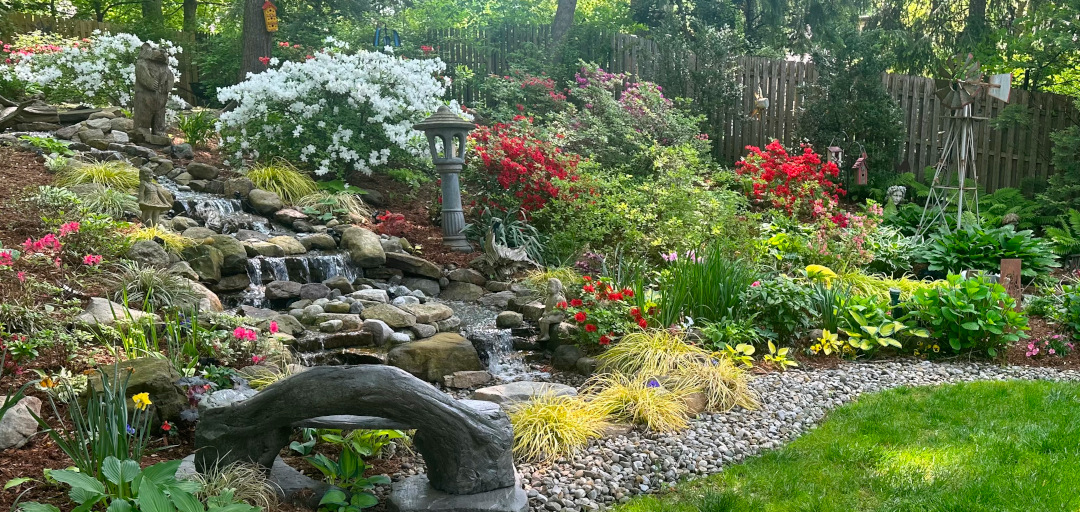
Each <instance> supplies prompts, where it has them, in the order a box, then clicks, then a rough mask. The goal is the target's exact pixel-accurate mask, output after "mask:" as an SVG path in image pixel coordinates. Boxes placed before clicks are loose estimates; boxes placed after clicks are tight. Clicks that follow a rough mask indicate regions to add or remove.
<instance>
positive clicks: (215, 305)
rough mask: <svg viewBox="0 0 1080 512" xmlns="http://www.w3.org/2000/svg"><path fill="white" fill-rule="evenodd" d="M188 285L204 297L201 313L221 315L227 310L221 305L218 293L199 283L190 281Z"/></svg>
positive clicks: (201, 303) (200, 302)
mask: <svg viewBox="0 0 1080 512" xmlns="http://www.w3.org/2000/svg"><path fill="white" fill-rule="evenodd" d="M244 277H247V276H244ZM188 284H190V285H191V289H192V290H195V292H196V293H198V294H199V295H201V296H202V298H201V299H199V312H200V313H210V312H213V313H220V312H222V311H224V310H225V308H224V307H222V305H221V299H220V298H218V296H217V294H216V293H214V292H212V291H210V289H209V288H207V287H205V286H203V285H202V284H201V283H199V282H197V281H191V280H189V281H188Z"/></svg>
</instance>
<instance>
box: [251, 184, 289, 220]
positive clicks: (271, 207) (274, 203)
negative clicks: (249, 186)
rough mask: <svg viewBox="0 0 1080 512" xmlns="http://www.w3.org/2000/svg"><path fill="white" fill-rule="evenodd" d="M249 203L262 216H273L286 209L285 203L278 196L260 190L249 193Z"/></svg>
mask: <svg viewBox="0 0 1080 512" xmlns="http://www.w3.org/2000/svg"><path fill="white" fill-rule="evenodd" d="M248 202H250V203H251V207H252V208H254V209H255V211H256V212H259V214H260V215H272V214H273V213H274V212H276V211H278V210H280V209H282V208H284V207H285V203H284V202H282V201H281V198H280V197H278V195H277V194H275V193H273V192H270V191H267V190H262V189H258V188H257V189H254V190H252V191H251V192H248Z"/></svg>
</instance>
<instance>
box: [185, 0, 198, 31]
mask: <svg viewBox="0 0 1080 512" xmlns="http://www.w3.org/2000/svg"><path fill="white" fill-rule="evenodd" d="M198 15H199V0H184V26H183V30H184V33H186V34H194V33H195V32H196V31H197V30H199V19H198Z"/></svg>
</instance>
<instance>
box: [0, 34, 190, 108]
mask: <svg viewBox="0 0 1080 512" xmlns="http://www.w3.org/2000/svg"><path fill="white" fill-rule="evenodd" d="M143 42H144V41H142V40H141V39H139V38H138V36H135V35H133V34H125V33H119V34H109V33H101V32H95V33H94V35H92V36H91V37H89V38H87V39H83V40H81V41H75V42H71V43H70V44H68V43H65V44H64V45H63V46H52V47H48V48H44V49H42V48H37V49H35V48H18V49H16V50H15V51H13V52H11V55H9V56H8V58H9V59H11V60H12V62H13V65H14V71H15V75H16V76H17V77H18V78H19V79H21V80H23V81H25V82H28V83H32V84H34V85H35V86H36V87H39V88H40V89H41V90H42V92H44V93H45V96H46V98H48V99H49V100H50V101H53V102H70V103H89V104H93V105H99V106H104V105H119V106H130V105H131V102H132V100H133V98H134V92H135V61H136V60H137V59H138V57H139V50H140V49H141V48H142V45H143ZM148 42H150V43H151V44H152V45H154V46H155V47H158V48H162V49H164V50H165V51H166V52H167V53H168V55H169V57H168V59H169V68H170V69H171V70H172V72H173V75H175V76H176V77H177V78H178V79H179V77H180V72H179V71H178V70H177V65H178V61H177V59H176V55H177V54H179V53H180V52H181V51H183V50H182V49H181V48H180V47H179V46H174V45H173V44H172V43H171V42H169V41H166V40H161V41H148ZM182 101H183V100H180V99H179V98H175V97H174V102H176V103H182Z"/></svg>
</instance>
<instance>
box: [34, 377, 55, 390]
mask: <svg viewBox="0 0 1080 512" xmlns="http://www.w3.org/2000/svg"><path fill="white" fill-rule="evenodd" d="M38 386H40V387H42V388H48V389H52V388H55V387H56V381H55V380H53V378H52V377H45V378H43V379H41V382H39V383H38Z"/></svg>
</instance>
